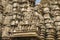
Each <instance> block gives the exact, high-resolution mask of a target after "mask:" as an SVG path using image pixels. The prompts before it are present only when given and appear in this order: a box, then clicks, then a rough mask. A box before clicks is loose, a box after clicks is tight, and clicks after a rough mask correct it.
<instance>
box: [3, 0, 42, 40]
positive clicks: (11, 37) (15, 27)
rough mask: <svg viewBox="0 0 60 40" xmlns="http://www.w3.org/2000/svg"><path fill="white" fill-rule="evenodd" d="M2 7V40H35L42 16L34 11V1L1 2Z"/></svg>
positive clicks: (6, 0) (4, 0) (9, 0)
mask: <svg viewBox="0 0 60 40" xmlns="http://www.w3.org/2000/svg"><path fill="white" fill-rule="evenodd" d="M2 5H3V7H4V11H3V16H2V17H3V23H2V26H3V27H2V40H20V39H21V40H24V38H25V39H26V40H28V39H29V40H37V39H36V38H38V37H39V28H38V27H39V25H40V19H41V17H42V16H41V15H40V14H39V13H38V12H37V10H34V7H35V0H2ZM41 21H42V20H41ZM21 37H22V38H21ZM27 37H28V38H27ZM35 37H36V38H35ZM31 38H32V39H31Z"/></svg>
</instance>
